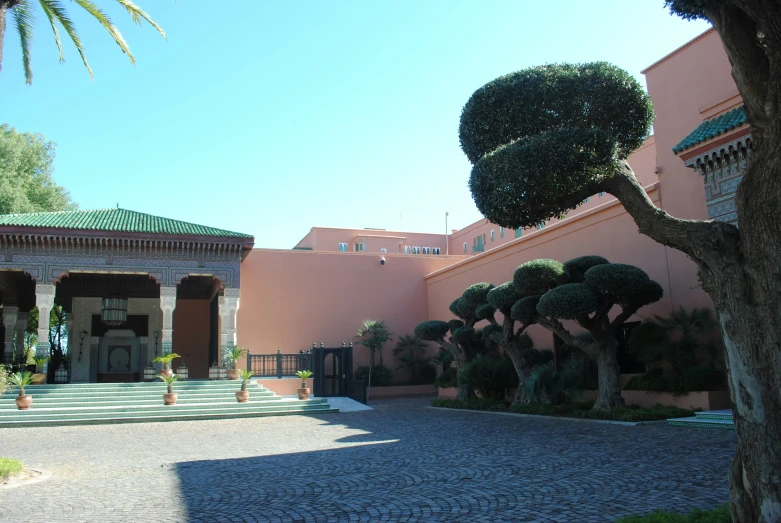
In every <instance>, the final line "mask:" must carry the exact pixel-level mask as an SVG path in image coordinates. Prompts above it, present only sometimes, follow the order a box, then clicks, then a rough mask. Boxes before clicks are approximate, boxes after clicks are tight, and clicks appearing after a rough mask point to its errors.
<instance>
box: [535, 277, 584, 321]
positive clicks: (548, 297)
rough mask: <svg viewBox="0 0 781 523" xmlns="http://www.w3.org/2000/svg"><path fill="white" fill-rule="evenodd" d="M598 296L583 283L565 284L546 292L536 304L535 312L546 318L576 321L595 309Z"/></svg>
mask: <svg viewBox="0 0 781 523" xmlns="http://www.w3.org/2000/svg"><path fill="white" fill-rule="evenodd" d="M598 305H599V296H598V295H597V293H595V292H594V290H593V289H591V288H590V287H589V286H588V285H585V284H583V283H565V284H564V285H559V286H558V287H556V288H554V289H551V290H549V291H548V292H546V293H545V294H544V295H543V296H542V297H541V298H540V300H539V302H538V303H537V311H538V312H539V313H540V314H541V315H542V316H546V317H548V318H555V319H557V320H577V319H580V318H583V317H585V316H588V315H589V314H591V313H592V312H594V311H595V310H596V309H597V306H598Z"/></svg>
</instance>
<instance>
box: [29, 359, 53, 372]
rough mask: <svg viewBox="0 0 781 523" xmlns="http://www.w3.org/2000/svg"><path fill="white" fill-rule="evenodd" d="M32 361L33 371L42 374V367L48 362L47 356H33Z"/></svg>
mask: <svg viewBox="0 0 781 523" xmlns="http://www.w3.org/2000/svg"><path fill="white" fill-rule="evenodd" d="M33 361H34V362H35V370H36V371H37V372H42V371H43V367H44V365H46V362H47V361H49V357H48V356H34V357H33Z"/></svg>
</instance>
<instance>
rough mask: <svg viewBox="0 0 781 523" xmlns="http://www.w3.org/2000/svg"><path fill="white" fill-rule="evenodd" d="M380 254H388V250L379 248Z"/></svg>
mask: <svg viewBox="0 0 781 523" xmlns="http://www.w3.org/2000/svg"><path fill="white" fill-rule="evenodd" d="M380 254H388V249H386V248H385V247H383V248H381V249H380Z"/></svg>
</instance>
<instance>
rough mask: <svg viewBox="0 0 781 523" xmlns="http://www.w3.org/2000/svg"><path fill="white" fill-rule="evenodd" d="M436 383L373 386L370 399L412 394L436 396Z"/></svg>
mask: <svg viewBox="0 0 781 523" xmlns="http://www.w3.org/2000/svg"><path fill="white" fill-rule="evenodd" d="M436 393H437V388H436V387H435V386H434V385H391V386H389V387H371V388H370V389H369V401H371V400H373V399H377V398H404V397H411V396H434V395H436Z"/></svg>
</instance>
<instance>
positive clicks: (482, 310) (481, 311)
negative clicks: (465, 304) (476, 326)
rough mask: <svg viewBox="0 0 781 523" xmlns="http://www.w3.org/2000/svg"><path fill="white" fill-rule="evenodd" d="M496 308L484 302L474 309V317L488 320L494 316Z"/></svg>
mask: <svg viewBox="0 0 781 523" xmlns="http://www.w3.org/2000/svg"><path fill="white" fill-rule="evenodd" d="M494 313H496V309H494V308H493V307H492V306H491V304H490V303H484V304H482V305H480V306H478V307H477V309H475V318H477V319H478V320H488V319H491V318H493V317H494Z"/></svg>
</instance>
